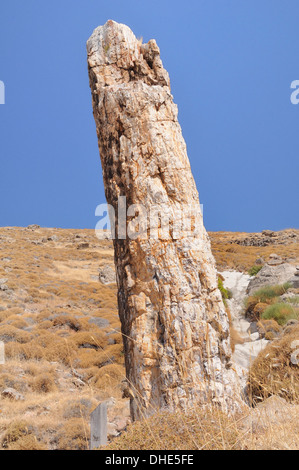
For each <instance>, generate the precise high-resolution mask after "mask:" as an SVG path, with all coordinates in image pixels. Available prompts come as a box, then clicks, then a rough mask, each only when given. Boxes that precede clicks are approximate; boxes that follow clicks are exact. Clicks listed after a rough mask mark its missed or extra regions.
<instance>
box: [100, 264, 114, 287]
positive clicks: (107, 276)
mask: <svg viewBox="0 0 299 470" xmlns="http://www.w3.org/2000/svg"><path fill="white" fill-rule="evenodd" d="M99 280H100V282H101V283H102V284H113V283H115V282H116V275H115V269H114V267H113V266H110V265H106V266H103V267H101V268H99Z"/></svg>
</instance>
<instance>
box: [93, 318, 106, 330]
mask: <svg viewBox="0 0 299 470" xmlns="http://www.w3.org/2000/svg"><path fill="white" fill-rule="evenodd" d="M88 323H90V324H92V325H96V326H97V327H99V328H106V327H107V326H109V325H110V322H109V320H106V318H90V319H89V320H88Z"/></svg>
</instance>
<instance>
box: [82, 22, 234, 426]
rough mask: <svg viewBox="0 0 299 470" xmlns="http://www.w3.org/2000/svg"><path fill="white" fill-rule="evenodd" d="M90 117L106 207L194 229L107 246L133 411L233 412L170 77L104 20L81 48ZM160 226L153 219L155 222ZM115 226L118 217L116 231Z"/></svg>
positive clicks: (155, 54)
mask: <svg viewBox="0 0 299 470" xmlns="http://www.w3.org/2000/svg"><path fill="white" fill-rule="evenodd" d="M87 52H88V69H89V78H90V87H91V92H92V103H93V113H94V118H95V123H96V128H97V135H98V143H99V150H100V155H101V161H102V169H103V178H104V185H105V194H106V199H107V202H108V203H109V204H110V205H111V206H113V208H114V209H115V210H116V212H117V203H118V198H119V196H125V197H126V200H127V205H128V206H130V205H132V204H135V205H140V204H142V206H143V207H144V208H145V209H146V216H144V217H143V219H142V221H141V222H140V223H141V224H144V223H145V222H144V221H145V220H147V221H148V214H149V213H151V212H150V211H151V210H152V208H153V206H154V207H159V208H160V209H161V208H162V209H163V217H164V218H165V217H166V218H169V220H171V221H174V220H176V219H177V214H178V213H184V214H185V215H186V213H187V214H188V211H187V207H189V206H190V205H191V204H192V207H193V209H194V208H195V214H196V215H195V216H191V215H190V216H189V218H188V215H187V220H189V222H190V226H191V225H192V226H193V225H194V226H195V227H196V230H194V231H193V232H192V231H191V230H189V231H188V230H187V231H184V233H182V232H180V231H178V232H176V231H175V230H174V222H172V223H170V227H171V230H170V236H169V237H168V238H164V237H163V236H161V233H160V232H161V230H160V229H161V227H160V225H159V222H157V223H156V225H155V224H154V233H156V234H158V235H157V236H148V235H149V229H148V227H147V226H145V228H144V235H146V236H137V237H135V238H134V237H128V236H127V237H126V238H124V239H117V238H116V239H115V240H114V252H115V266H116V278H117V285H118V306H119V315H120V320H121V323H122V333H123V339H124V347H125V362H126V373H127V380H128V384H129V388H130V390H129V392H128V393H129V394H130V397H131V414H132V418H133V419H139V418H142V417H144V416H147V415H150V414H152V413H153V412H154V411H156V410H157V409H160V408H164V407H168V408H170V409H177V408H183V409H184V408H186V407H187V406H189V405H192V404H193V403H198V402H200V403H206V402H208V401H209V400H214V401H216V402H219V403H221V405H222V406H223V407H224V408H225V409H228V410H232V409H233V408H235V406H236V402H237V401H238V395H239V385H238V381H237V378H236V374H235V372H234V371H233V368H232V362H231V348H230V335H229V322H228V317H227V314H226V311H225V308H224V305H223V302H222V298H221V294H220V292H219V290H218V288H217V275H216V270H215V262H214V258H213V256H212V254H211V248H210V241H209V238H208V236H207V234H206V231H205V229H204V226H203V221H202V216H201V213H200V206H199V199H198V192H197V189H196V186H195V182H194V179H193V176H192V173H191V168H190V163H189V160H188V156H187V151H186V144H185V141H184V139H183V136H182V132H181V128H180V125H179V123H178V120H177V114H178V110H177V106H176V105H175V104H174V102H173V97H172V95H171V91H170V82H169V76H168V73H167V71H166V70H165V69H164V68H163V65H162V62H161V59H160V51H159V48H158V46H157V44H156V42H155V41H154V40H150V41H149V42H148V43H147V44H142V43H141V41H138V40H137V39H136V37H135V36H134V34H133V33H132V31H131V30H130V29H129V28H128V27H127V26H125V25H121V24H118V23H116V22H114V21H111V20H109V21H108V22H107V23H106V24H105V25H104V26H101V27H98V28H97V29H95V31H94V32H93V34H92V36H91V37H90V39H89V40H88V42H87ZM157 220H159V219H157ZM117 231H118V222H117V219H116V233H117Z"/></svg>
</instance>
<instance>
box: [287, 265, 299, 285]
mask: <svg viewBox="0 0 299 470" xmlns="http://www.w3.org/2000/svg"><path fill="white" fill-rule="evenodd" d="M289 282H290V283H291V284H292V287H293V288H294V289H299V266H297V267H296V271H295V273H294V276H293V277H291V279H290V280H289Z"/></svg>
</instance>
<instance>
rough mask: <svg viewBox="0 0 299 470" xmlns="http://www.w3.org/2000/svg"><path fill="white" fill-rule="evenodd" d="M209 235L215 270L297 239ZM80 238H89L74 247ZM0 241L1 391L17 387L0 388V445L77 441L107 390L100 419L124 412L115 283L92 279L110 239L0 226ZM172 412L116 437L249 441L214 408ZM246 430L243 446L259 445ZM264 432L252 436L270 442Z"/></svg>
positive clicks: (226, 444)
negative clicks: (246, 241)
mask: <svg viewBox="0 0 299 470" xmlns="http://www.w3.org/2000/svg"><path fill="white" fill-rule="evenodd" d="M211 236H212V249H213V252H214V255H215V258H216V261H217V265H218V268H219V270H221V269H229V268H234V269H240V270H245V271H248V269H249V268H250V267H252V266H253V265H254V263H255V260H256V258H257V257H260V256H263V257H264V258H265V259H267V257H268V256H269V255H270V254H271V253H272V252H275V253H277V254H278V255H281V256H283V257H290V256H293V257H295V259H296V257H297V259H298V246H293V245H288V246H278V247H276V246H275V247H265V248H260V247H244V246H239V245H238V244H231V243H230V240H231V238H232V237H233V238H236V237H243V236H244V234H228V233H224V232H219V233H213V234H211ZM53 237H54V238H53ZM49 238H53V239H51V240H49ZM82 242H84V243H85V242H86V243H88V244H89V246H88V247H87V248H85V249H77V247H78V244H79V243H82ZM0 248H1V252H0V260H1V262H0V278H5V279H7V283H6V286H7V290H4V291H2V290H1V291H0V341H4V342H5V352H6V363H5V364H4V365H0V392H1V391H2V390H3V389H4V388H7V387H12V388H14V389H15V390H17V391H18V392H20V393H22V394H23V396H24V400H23V401H18V402H16V401H11V400H9V399H7V398H5V399H4V398H0V448H1V447H2V448H3V449H11V450H12V449H16V450H17V449H20V450H25V449H28V450H35V449H37V450H39V449H86V448H87V447H88V443H87V440H88V435H89V428H88V421H89V414H90V412H91V411H92V410H93V409H94V408H95V406H97V404H98V403H99V402H100V401H103V400H105V399H110V398H111V397H113V398H114V399H115V401H116V403H115V405H114V407H113V408H111V409H110V408H109V417H110V418H109V419H111V420H113V419H121V418H123V417H124V416H126V417H127V416H128V400H126V399H125V400H124V399H122V395H121V394H122V392H121V381H122V380H123V378H124V376H125V369H124V357H123V346H122V337H121V333H120V322H119V318H118V312H117V298H116V286H115V285H114V284H111V285H102V284H101V283H99V281H98V280H97V277H98V268H99V266H101V265H105V264H108V265H112V264H113V249H112V244H111V242H110V241H98V240H97V239H96V238H95V236H94V232H93V231H92V230H61V229H43V228H40V229H37V230H34V231H32V230H29V229H26V228H24V229H23V228H12V229H10V228H2V229H0ZM231 335H232V343H233V345H234V344H236V343H238V342H240V341H242V340H241V338H239V337H238V335H237V333H236V332H234V330H233V329H232V330H231ZM181 418H182V416H169V415H165V416H164V415H163V413H162V414H161V415H160V414H159V415H157V416H156V417H155V418H154V417H153V418H151V420H152V421H150V425H148V424H147V423H144V424H141V423H137V424H136V425H134V426H136V428H134V426H132V427H131V428H130V429H131V431H130V432H131V435H127V437H128V436H131V437H129V440H127V441H126V435H124V436H122V438H121V439H123V441H121V442H122V443H123V444H122V445H124V448H126V446H127V447H128V448H140V447H138V446H147V445H148V446H149V447H148V448H155V446H156V445H158V446H160V447H158V448H167V447H164V446H169V448H179V447H177V446H181V448H182V449H183V448H187V447H188V446H189V445H190V446H194V448H198V447H203V448H246V445H247V444H248V442H249V441H248V435H249V434H248V433H249V431H248V429H247V428H246V426H245V425H244V424H242V426H245V428H246V429H245V428H243V427H242V426H241V427H240V426H239V424H240V423H239V422H236V420H233V421H231V418H227V417H226V416H224V415H221V413H220V412H219V411H218V410H214V411H213V415H211V413H210V412H207V413H206V412H203V410H197V412H196V414H194V416H189V417H186V418H184V419H183V428H182V419H181ZM134 429H135V430H134ZM244 429H245V430H244ZM174 431H175V432H174ZM267 432H268V431H267ZM175 433H177V434H178V437H177V438H175V439H174V441H173V442H170V441H171V439H170V438H171V437H172V436H174V435H175ZM243 434H244V436H245V437H244V439H245V440H244V441H242V439H243V438H242V436H243ZM263 435H264V434H263ZM265 435H266V431H265ZM278 435H280V434H279V432H278ZM134 436H135V437H134ZM153 436H154V437H155V438H154V437H153ZM250 436H251V437H250V445H249V444H248V448H249V447H250V448H254V447H258V446H257V445H256V444H254V445H253V444H252V441H254V433H252V432H251V431H250ZM151 438H152V439H153V441H152V442H150V439H151ZM134 439H135V440H134ZM267 439H268V440H267V442H266V441H265V443H262V444H261V445H264V446H265V447H266V446H268V445H270V444H269V442H270V441H269V436H268V438H267ZM157 440H158V444H157ZM245 441H247V444H245ZM117 442H120V441H115V446H116V445H120V444H118V443H117ZM281 442H282V441H281ZM285 442H286V445H288V444H287V439H285ZM273 445H274V447H275V445H276V444H275V443H274V444H273ZM289 445H290V446H291V447H292V446H293V445H294V444H293V443H291V444H290V443H289ZM130 446H131V447H130ZM151 446H152V447H151ZM175 446H176V447H175ZM191 448H193V447H191Z"/></svg>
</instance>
